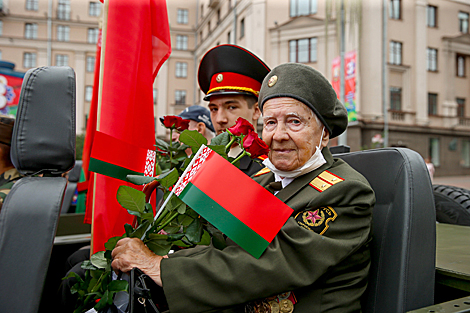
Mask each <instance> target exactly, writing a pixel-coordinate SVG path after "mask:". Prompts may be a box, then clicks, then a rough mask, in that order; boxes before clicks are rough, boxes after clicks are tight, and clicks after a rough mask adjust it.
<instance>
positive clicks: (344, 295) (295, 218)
mask: <svg viewBox="0 0 470 313" xmlns="http://www.w3.org/2000/svg"><path fill="white" fill-rule="evenodd" d="M322 153H323V155H324V157H325V159H326V161H327V163H326V164H324V165H322V166H321V167H320V168H318V169H316V170H314V171H312V172H310V173H308V174H305V175H303V176H301V177H298V178H296V179H295V180H294V181H292V182H291V183H290V184H289V185H288V186H286V188H284V189H282V190H281V191H279V193H277V195H276V196H277V197H278V198H279V199H281V200H282V201H283V202H285V203H286V204H287V205H289V206H290V207H291V208H293V209H294V213H293V214H292V216H291V217H290V218H289V219H288V221H287V222H286V224H285V225H284V226H283V227H282V229H281V230H280V232H279V233H278V234H277V236H276V237H275V238H274V240H273V241H272V242H271V244H270V245H269V246H268V248H267V249H266V251H265V252H264V253H263V255H262V256H261V257H260V258H259V259H255V258H254V257H252V256H251V255H249V254H248V253H247V252H245V251H244V250H243V249H242V248H240V247H239V246H238V245H236V244H235V243H233V242H231V241H230V240H228V246H227V247H226V248H225V249H224V250H222V251H220V250H217V249H215V248H213V247H210V246H209V247H201V248H194V249H187V250H182V251H178V252H176V253H174V254H172V255H170V258H168V259H163V260H162V262H161V275H162V282H163V290H164V293H165V296H166V299H167V301H168V304H169V308H170V312H172V313H176V312H205V311H209V312H244V307H245V305H246V303H249V302H250V301H253V300H256V299H263V298H266V297H270V296H275V295H279V294H281V293H284V292H288V291H292V292H293V293H294V295H295V297H296V300H297V303H296V304H295V305H294V310H293V312H295V313H306V312H308V313H317V312H337V313H345V312H360V311H361V307H360V301H359V299H360V297H361V295H362V294H363V292H364V290H365V289H366V286H367V275H368V271H369V266H370V251H369V247H368V244H369V241H370V236H371V217H372V216H371V213H372V208H373V205H374V204H375V196H374V193H373V190H372V188H371V187H370V185H369V183H368V182H367V180H366V179H365V178H364V177H363V176H362V175H360V174H359V173H358V172H356V171H355V170H354V169H352V168H351V167H350V166H349V165H348V164H347V163H345V162H344V161H343V160H341V159H333V157H332V155H331V153H330V152H329V150H328V149H327V148H325V149H323V151H322ZM334 178H336V179H334ZM255 180H256V181H257V182H259V183H260V184H261V185H262V186H266V185H267V184H268V183H270V182H272V181H274V174H273V173H270V172H268V173H266V174H264V175H259V176H257V177H255ZM231 192H236V189H234V188H232V189H231ZM266 221H267V222H269V216H266ZM281 312H283V311H281Z"/></svg>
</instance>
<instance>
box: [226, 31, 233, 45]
mask: <svg viewBox="0 0 470 313" xmlns="http://www.w3.org/2000/svg"><path fill="white" fill-rule="evenodd" d="M231 36H232V32H228V33H227V43H230V40H231V39H230V37H231Z"/></svg>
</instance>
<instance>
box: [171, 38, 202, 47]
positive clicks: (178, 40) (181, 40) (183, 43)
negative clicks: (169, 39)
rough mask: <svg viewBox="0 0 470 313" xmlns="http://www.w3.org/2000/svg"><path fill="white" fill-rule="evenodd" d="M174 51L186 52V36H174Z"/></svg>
mask: <svg viewBox="0 0 470 313" xmlns="http://www.w3.org/2000/svg"><path fill="white" fill-rule="evenodd" d="M201 38H202V37H201ZM176 50H188V36H184V35H176Z"/></svg>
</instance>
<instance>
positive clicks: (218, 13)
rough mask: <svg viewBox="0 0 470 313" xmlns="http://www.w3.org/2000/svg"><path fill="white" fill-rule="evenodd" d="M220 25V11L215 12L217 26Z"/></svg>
mask: <svg viewBox="0 0 470 313" xmlns="http://www.w3.org/2000/svg"><path fill="white" fill-rule="evenodd" d="M219 24H220V9H218V10H217V25H219Z"/></svg>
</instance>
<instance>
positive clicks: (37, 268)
mask: <svg viewBox="0 0 470 313" xmlns="http://www.w3.org/2000/svg"><path fill="white" fill-rule="evenodd" d="M11 158H12V161H13V164H14V165H15V167H16V168H17V169H18V170H19V171H20V172H21V173H22V174H24V175H26V177H24V178H22V179H20V180H19V181H18V182H17V183H16V184H15V185H14V186H13V188H12V190H11V192H10V193H9V195H8V197H7V198H6V201H5V203H4V205H3V208H2V210H1V211H0V290H1V292H0V311H1V312H27V313H28V312H37V311H38V308H39V303H40V299H41V293H42V290H43V286H44V279H45V277H46V274H47V273H46V272H47V268H48V264H49V260H50V255H51V250H52V246H53V241H54V236H55V232H56V228H57V221H58V218H59V212H60V208H61V205H62V199H63V196H64V191H65V188H66V185H67V181H66V179H65V178H63V177H61V174H62V173H64V172H66V171H68V170H69V169H71V168H72V166H73V165H74V162H75V73H74V71H73V70H72V69H71V68H70V67H42V68H36V69H31V70H29V71H28V72H27V73H26V75H25V77H24V80H23V85H22V88H21V96H20V102H19V106H18V113H17V118H16V123H15V127H14V130H13V138H12V147H11ZM33 174H43V175H42V177H37V176H36V175H35V176H34V177H30V176H29V175H33Z"/></svg>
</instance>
